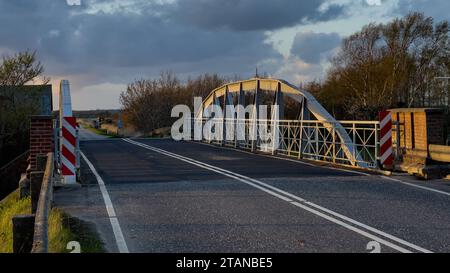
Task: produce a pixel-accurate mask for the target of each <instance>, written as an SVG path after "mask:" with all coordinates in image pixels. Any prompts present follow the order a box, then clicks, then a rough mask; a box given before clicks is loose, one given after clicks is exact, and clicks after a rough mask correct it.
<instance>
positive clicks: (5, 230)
mask: <svg viewBox="0 0 450 273" xmlns="http://www.w3.org/2000/svg"><path fill="white" fill-rule="evenodd" d="M30 211H31V199H30V198H29V197H28V198H24V199H21V200H19V191H18V190H16V191H14V192H13V193H11V194H10V195H8V196H7V197H6V198H5V199H3V200H2V201H1V202H0V253H11V252H13V248H12V244H13V243H12V242H13V234H12V218H13V216H15V215H18V214H29V213H30Z"/></svg>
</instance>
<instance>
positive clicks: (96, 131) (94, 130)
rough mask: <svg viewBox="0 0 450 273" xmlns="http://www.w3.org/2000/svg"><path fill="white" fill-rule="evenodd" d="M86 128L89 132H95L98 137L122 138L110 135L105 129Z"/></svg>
mask: <svg viewBox="0 0 450 273" xmlns="http://www.w3.org/2000/svg"><path fill="white" fill-rule="evenodd" d="M84 128H85V129H87V130H89V131H91V132H93V133H94V134H97V135H101V136H106V137H109V138H120V137H119V136H117V135H111V134H108V132H107V130H105V129H97V128H94V127H92V126H84Z"/></svg>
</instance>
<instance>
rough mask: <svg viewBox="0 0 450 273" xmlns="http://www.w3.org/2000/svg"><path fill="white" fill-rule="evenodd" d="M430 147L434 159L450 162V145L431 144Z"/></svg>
mask: <svg viewBox="0 0 450 273" xmlns="http://www.w3.org/2000/svg"><path fill="white" fill-rule="evenodd" d="M428 149H429V153H430V157H431V159H432V160H435V161H439V162H446V163H450V146H445V145H435V144H430V145H429V146H428Z"/></svg>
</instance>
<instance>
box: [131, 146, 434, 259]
mask: <svg viewBox="0 0 450 273" xmlns="http://www.w3.org/2000/svg"><path fill="white" fill-rule="evenodd" d="M123 140H124V141H126V142H128V143H130V144H134V145H137V146H140V147H143V148H145V149H148V150H152V151H154V152H157V153H160V154H163V155H166V156H169V157H172V158H175V159H178V160H181V161H184V162H187V163H189V164H192V165H195V166H198V167H201V168H204V169H207V170H211V171H213V172H216V173H219V174H222V175H224V176H227V177H230V178H233V179H235V180H238V181H241V182H243V183H246V184H248V185H250V186H253V187H255V188H257V189H260V190H263V191H264V192H266V193H268V194H270V195H272V196H275V197H277V198H280V199H282V200H284V201H286V202H289V203H291V204H292V205H295V206H297V207H300V208H302V209H305V210H307V211H309V212H311V213H313V214H315V215H317V216H319V217H322V218H324V219H327V220H329V221H332V222H333V223H336V224H338V225H340V226H342V227H344V228H347V229H349V230H352V231H354V232H356V233H358V234H360V235H362V236H365V237H367V238H370V239H371V240H375V241H377V242H379V243H381V244H383V245H385V246H388V247H390V248H392V249H395V250H397V251H399V252H403V253H410V252H411V251H410V250H408V249H405V248H403V247H401V246H399V245H396V244H393V243H391V242H389V241H386V240H384V239H382V238H380V237H378V236H376V235H373V234H370V233H368V232H367V231H364V230H362V229H359V228H357V227H355V226H352V225H349V224H347V223H345V222H343V221H341V220H345V221H348V222H350V223H352V224H353V225H356V226H359V227H361V228H365V229H366V230H369V231H371V232H373V233H376V234H378V235H381V236H383V237H385V238H388V239H390V240H392V241H395V242H397V243H399V244H402V245H404V246H408V247H410V248H412V249H415V250H417V251H420V252H424V253H431V251H429V250H427V249H425V248H422V247H420V246H417V245H414V244H412V243H409V242H407V241H405V240H403V239H400V238H398V237H395V236H393V235H390V234H387V233H385V232H383V231H381V230H378V229H376V228H373V227H370V226H368V225H365V224H363V223H360V222H358V221H356V220H354V219H351V218H349V217H346V216H344V215H341V214H339V213H336V212H334V211H331V210H329V209H327V208H324V207H321V206H319V205H317V204H315V203H312V202H309V201H306V200H305V199H303V198H301V197H298V196H296V195H293V194H291V193H288V192H286V191H283V190H281V189H278V188H276V187H273V186H271V185H268V184H266V183H264V182H261V181H259V180H256V179H253V178H250V177H247V176H244V175H241V174H238V173H234V172H231V171H228V170H225V169H222V168H219V167H215V166H212V165H209V164H206V163H203V162H200V161H197V160H195V159H192V158H189V157H185V156H181V155H178V154H175V153H172V152H169V151H166V150H163V149H159V148H156V147H153V146H149V145H146V144H143V143H140V142H136V141H132V140H130V139H123ZM277 192H278V193H277ZM280 194H284V195H285V196H283V195H280ZM286 196H287V197H290V198H287V197H286ZM291 198H292V199H295V200H298V201H300V203H299V202H297V201H293V200H292V199H291ZM311 207H314V208H315V209H314V208H311ZM319 210H320V211H319ZM321 211H322V212H321ZM323 212H326V213H328V214H331V215H333V216H334V217H337V218H340V219H341V220H339V219H337V218H334V217H332V216H330V215H326V214H324V213H323Z"/></svg>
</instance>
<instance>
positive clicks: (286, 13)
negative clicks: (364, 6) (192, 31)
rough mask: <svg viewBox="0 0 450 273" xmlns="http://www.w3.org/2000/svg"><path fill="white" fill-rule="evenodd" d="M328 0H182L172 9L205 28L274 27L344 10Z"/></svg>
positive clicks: (331, 16) (320, 18)
mask: <svg viewBox="0 0 450 273" xmlns="http://www.w3.org/2000/svg"><path fill="white" fill-rule="evenodd" d="M326 2H327V1H326V0H308V1H300V0H294V1H292V0H276V1H275V0H274V1H261V0H228V1H224V0H179V1H178V2H177V3H176V4H175V5H173V6H172V7H171V9H170V11H171V12H172V13H173V14H175V18H177V19H178V20H180V21H181V22H184V23H187V24H194V25H196V26H198V27H201V28H208V29H218V28H229V29H233V30H238V31H242V30H244V31H247V30H273V29H278V28H282V27H289V26H293V25H297V24H299V23H305V22H318V21H328V20H331V19H335V18H336V17H338V16H340V15H342V14H344V11H345V7H344V6H341V5H335V4H334V5H328V6H327V7H325V6H324V8H323V10H319V8H320V7H321V6H322V5H323V4H325V3H326Z"/></svg>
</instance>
